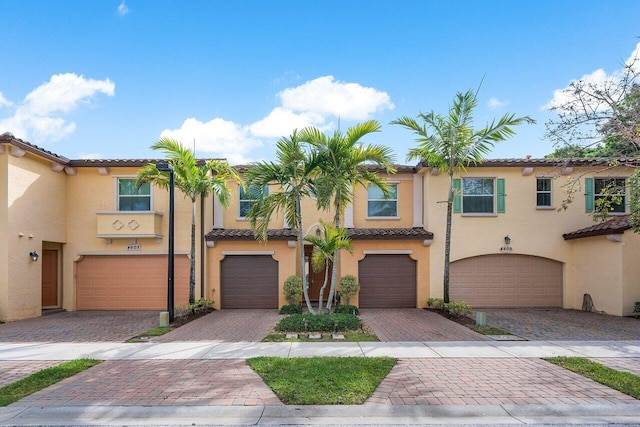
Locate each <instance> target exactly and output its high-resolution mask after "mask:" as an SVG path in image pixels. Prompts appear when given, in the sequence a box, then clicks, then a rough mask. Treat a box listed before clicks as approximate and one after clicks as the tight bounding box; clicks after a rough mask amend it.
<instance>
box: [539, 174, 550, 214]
mask: <svg viewBox="0 0 640 427" xmlns="http://www.w3.org/2000/svg"><path fill="white" fill-rule="evenodd" d="M536 206H537V207H550V206H551V178H536Z"/></svg>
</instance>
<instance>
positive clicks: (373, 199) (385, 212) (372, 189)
mask: <svg viewBox="0 0 640 427" xmlns="http://www.w3.org/2000/svg"><path fill="white" fill-rule="evenodd" d="M387 188H388V189H389V198H387V199H385V197H384V193H383V192H382V190H381V189H380V187H378V186H377V185H369V187H367V216H368V217H372V218H385V217H394V218H396V217H397V216H398V184H387Z"/></svg>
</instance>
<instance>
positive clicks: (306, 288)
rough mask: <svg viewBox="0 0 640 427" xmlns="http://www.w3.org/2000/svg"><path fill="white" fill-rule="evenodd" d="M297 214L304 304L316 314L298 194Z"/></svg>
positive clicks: (298, 195)
mask: <svg viewBox="0 0 640 427" xmlns="http://www.w3.org/2000/svg"><path fill="white" fill-rule="evenodd" d="M296 214H297V215H298V248H299V250H300V263H301V264H302V268H301V271H300V272H301V274H302V291H303V293H304V302H305V303H306V304H307V309H308V310H309V313H311V314H316V312H315V310H314V309H313V307H312V306H311V301H310V300H309V279H308V277H307V273H306V271H305V267H306V265H305V259H304V241H303V240H302V214H301V207H300V194H296Z"/></svg>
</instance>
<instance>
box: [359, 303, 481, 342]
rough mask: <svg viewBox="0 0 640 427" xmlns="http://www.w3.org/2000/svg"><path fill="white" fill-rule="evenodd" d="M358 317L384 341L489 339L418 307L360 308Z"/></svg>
mask: <svg viewBox="0 0 640 427" xmlns="http://www.w3.org/2000/svg"><path fill="white" fill-rule="evenodd" d="M360 319H362V321H363V322H364V323H365V324H366V325H367V326H369V327H370V328H371V329H373V331H374V332H375V334H376V335H377V336H378V338H379V339H380V341H384V342H408V341H417V342H423V341H484V340H488V338H487V337H486V336H484V335H480V334H478V333H476V332H473V331H472V330H471V329H469V328H467V327H465V326H462V325H459V324H458V323H455V322H452V321H450V320H449V319H446V318H444V317H442V316H440V315H439V314H436V313H432V312H430V311H428V310H423V309H419V308H407V309H394V310H389V309H363V310H361V311H360Z"/></svg>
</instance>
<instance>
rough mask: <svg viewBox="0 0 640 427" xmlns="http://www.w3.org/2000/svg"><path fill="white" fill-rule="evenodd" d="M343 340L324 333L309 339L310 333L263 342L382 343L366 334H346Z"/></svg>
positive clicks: (282, 335)
mask: <svg viewBox="0 0 640 427" xmlns="http://www.w3.org/2000/svg"><path fill="white" fill-rule="evenodd" d="M343 335H344V339H343V340H334V339H333V338H331V333H327V332H323V333H322V338H320V339H309V337H308V333H301V332H299V333H298V338H287V334H269V335H267V336H266V337H264V339H263V340H262V341H263V342H284V341H286V342H345V341H348V342H360V341H369V342H370V341H376V342H377V341H380V340H379V339H378V337H377V336H375V335H372V334H365V333H364V332H346V333H344V334H343Z"/></svg>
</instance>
